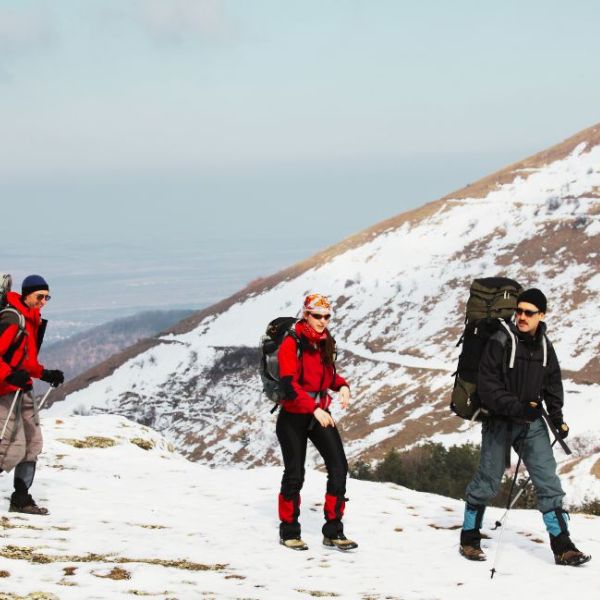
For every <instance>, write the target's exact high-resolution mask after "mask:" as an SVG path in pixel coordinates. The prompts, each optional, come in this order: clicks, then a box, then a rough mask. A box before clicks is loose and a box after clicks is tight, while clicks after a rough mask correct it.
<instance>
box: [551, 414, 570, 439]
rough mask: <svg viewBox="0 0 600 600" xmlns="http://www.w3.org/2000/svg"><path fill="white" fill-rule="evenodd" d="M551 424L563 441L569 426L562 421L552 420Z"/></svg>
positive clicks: (567, 433)
mask: <svg viewBox="0 0 600 600" xmlns="http://www.w3.org/2000/svg"><path fill="white" fill-rule="evenodd" d="M552 424H553V425H554V427H556V431H557V433H558V436H559V437H560V439H561V440H564V439H565V438H566V437H567V436H568V435H569V426H568V425H567V424H566V423H565V422H564V421H563V420H562V419H556V420H552Z"/></svg>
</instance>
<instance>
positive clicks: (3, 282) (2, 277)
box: [0, 273, 26, 363]
mask: <svg viewBox="0 0 600 600" xmlns="http://www.w3.org/2000/svg"><path fill="white" fill-rule="evenodd" d="M11 287H12V277H11V276H10V275H9V274H8V273H5V274H0V332H1V331H3V330H4V329H5V328H6V327H8V326H9V325H16V326H17V328H18V332H17V335H16V336H15V339H14V341H13V343H12V344H11V345H10V348H9V349H8V350H7V352H6V354H4V356H3V357H2V358H3V360H4V361H5V362H7V363H8V362H10V360H11V359H12V356H13V354H14V352H15V350H16V349H17V348H18V347H19V344H20V343H21V340H22V339H23V336H24V335H25V333H26V332H25V317H24V316H23V315H22V314H21V313H20V312H19V311H18V310H15V309H14V308H12V306H7V301H6V295H7V293H8V292H10V290H11Z"/></svg>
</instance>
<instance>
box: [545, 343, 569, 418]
mask: <svg viewBox="0 0 600 600" xmlns="http://www.w3.org/2000/svg"><path fill="white" fill-rule="evenodd" d="M543 394H544V402H545V403H546V409H547V410H548V415H549V416H550V419H551V420H552V421H553V422H560V423H562V422H563V413H562V408H563V404H564V392H563V385H562V375H561V373H560V365H559V364H558V358H557V357H556V352H555V351H554V346H552V344H551V343H550V342H548V365H547V366H546V373H545V374H544V390H543Z"/></svg>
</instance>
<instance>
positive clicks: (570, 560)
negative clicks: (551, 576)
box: [550, 533, 592, 567]
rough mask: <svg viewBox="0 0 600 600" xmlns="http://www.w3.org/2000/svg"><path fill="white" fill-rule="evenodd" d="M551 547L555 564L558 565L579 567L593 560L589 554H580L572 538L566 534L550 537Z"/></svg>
mask: <svg viewBox="0 0 600 600" xmlns="http://www.w3.org/2000/svg"><path fill="white" fill-rule="evenodd" d="M550 546H551V547H552V552H553V553H554V562H555V563H556V564H557V565H563V566H567V567H578V566H579V565H583V564H584V563H586V562H589V561H590V560H592V557H591V556H590V555H589V554H584V553H583V552H580V551H579V550H578V549H577V547H576V546H575V544H574V543H573V542H572V541H571V538H570V537H569V536H568V535H567V534H566V533H561V534H560V535H556V536H554V535H551V536H550Z"/></svg>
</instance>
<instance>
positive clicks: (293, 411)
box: [277, 294, 358, 550]
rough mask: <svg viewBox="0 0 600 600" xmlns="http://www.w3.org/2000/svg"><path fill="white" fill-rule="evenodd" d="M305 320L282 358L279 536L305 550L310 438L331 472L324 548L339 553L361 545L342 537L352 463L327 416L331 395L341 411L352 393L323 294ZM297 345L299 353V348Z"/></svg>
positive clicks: (309, 300)
mask: <svg viewBox="0 0 600 600" xmlns="http://www.w3.org/2000/svg"><path fill="white" fill-rule="evenodd" d="M302 314H303V318H302V320H300V321H298V323H297V324H296V326H295V334H296V335H287V336H286V337H285V339H284V340H283V342H282V344H281V346H280V348H279V353H278V359H279V377H280V380H281V382H282V385H283V387H284V390H285V400H283V402H282V403H281V410H280V411H279V417H278V419H277V439H278V440H279V444H280V445H281V451H282V453H283V462H284V466H285V470H284V472H283V478H282V480H281V492H280V494H279V519H280V521H281V523H280V526H279V536H280V541H281V543H282V544H283V545H284V546H286V547H287V548H291V549H293V550H306V549H308V546H307V545H306V544H305V543H304V542H303V541H302V539H301V538H300V523H299V522H298V517H299V516H300V490H301V489H302V484H303V483H304V460H305V458H306V446H307V442H308V440H309V439H310V440H311V442H312V443H313V444H314V445H315V447H316V448H317V450H318V451H319V453H320V454H321V456H322V457H323V460H324V461H325V466H326V468H327V493H326V494H325V507H324V509H325V525H324V526H323V530H322V531H323V544H324V545H326V546H330V547H335V548H338V549H339V550H351V549H353V548H357V547H358V545H357V544H356V543H355V542H353V541H352V540H349V539H347V538H346V537H345V536H344V527H343V524H342V516H343V515H344V508H345V504H346V498H345V497H344V496H345V494H346V476H347V473H348V462H347V461H346V455H345V453H344V447H343V445H342V440H341V438H340V434H339V431H338V429H337V427H336V425H335V422H334V420H333V418H332V416H331V414H330V413H329V406H330V404H331V397H330V396H329V394H328V390H330V389H331V390H334V391H339V393H340V401H341V406H342V408H344V409H345V408H347V406H348V402H349V400H350V389H349V387H348V384H347V383H346V381H345V379H343V378H342V377H340V376H339V375H338V374H337V373H336V371H335V366H334V358H335V342H334V341H333V338H332V337H331V334H330V333H329V330H328V329H327V324H328V323H329V319H330V317H331V304H330V302H329V300H328V299H327V298H326V297H325V296H322V295H321V294H311V295H310V296H307V297H306V299H305V300H304V305H303V307H302ZM298 344H299V345H300V348H298Z"/></svg>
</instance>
